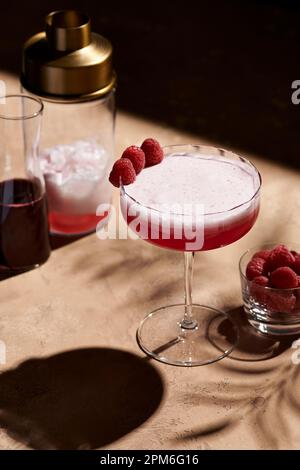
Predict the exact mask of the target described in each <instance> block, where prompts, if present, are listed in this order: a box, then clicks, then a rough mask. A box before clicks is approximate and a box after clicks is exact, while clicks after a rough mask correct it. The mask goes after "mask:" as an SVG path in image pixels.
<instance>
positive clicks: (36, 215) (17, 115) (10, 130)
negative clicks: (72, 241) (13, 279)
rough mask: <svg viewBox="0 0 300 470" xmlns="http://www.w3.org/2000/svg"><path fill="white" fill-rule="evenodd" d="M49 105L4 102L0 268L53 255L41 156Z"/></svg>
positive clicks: (20, 98) (0, 119) (23, 98)
mask: <svg viewBox="0 0 300 470" xmlns="http://www.w3.org/2000/svg"><path fill="white" fill-rule="evenodd" d="M42 112H43V104H42V102H41V101H40V100H39V99H36V98H32V97H30V96H27V95H24V94H19V95H7V96H4V97H2V98H1V104H0V268H1V270H2V271H3V270H4V271H9V272H13V273H14V272H16V273H17V272H22V271H26V270H28V269H31V268H33V267H37V266H39V265H41V264H43V263H44V262H45V261H46V260H47V259H48V257H49V255H50V243H49V233H48V218H47V202H46V196H45V183H44V178H43V174H42V171H41V168H40V164H39V159H38V145H39V140H40V128H41V119H42Z"/></svg>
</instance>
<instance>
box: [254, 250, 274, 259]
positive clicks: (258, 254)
mask: <svg viewBox="0 0 300 470" xmlns="http://www.w3.org/2000/svg"><path fill="white" fill-rule="evenodd" d="M270 253H271V250H261V251H257V252H256V253H254V255H253V256H252V259H253V258H261V259H267V258H268V257H269V254H270Z"/></svg>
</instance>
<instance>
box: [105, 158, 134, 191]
mask: <svg viewBox="0 0 300 470" xmlns="http://www.w3.org/2000/svg"><path fill="white" fill-rule="evenodd" d="M135 179H136V174H135V171H134V167H133V164H132V163H131V161H130V160H128V158H120V159H119V160H117V161H116V162H115V163H114V166H113V168H112V170H111V172H110V175H109V181H110V182H111V184H113V185H114V186H116V187H117V188H119V187H120V182H121V181H122V184H124V185H127V184H131V183H133V182H134V181H135Z"/></svg>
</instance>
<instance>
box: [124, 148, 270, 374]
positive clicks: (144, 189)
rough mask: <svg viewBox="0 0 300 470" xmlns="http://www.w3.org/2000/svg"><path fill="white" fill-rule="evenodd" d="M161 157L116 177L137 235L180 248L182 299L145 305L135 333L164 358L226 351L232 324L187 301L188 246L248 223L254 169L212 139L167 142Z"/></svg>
mask: <svg viewBox="0 0 300 470" xmlns="http://www.w3.org/2000/svg"><path fill="white" fill-rule="evenodd" d="M164 157H165V158H164V160H163V161H162V163H160V164H158V165H155V166H152V167H149V168H146V169H144V170H143V171H142V172H141V173H140V174H139V175H138V176H137V179H136V181H135V182H134V183H133V184H131V185H128V186H126V187H124V186H122V185H121V211H122V214H123V216H124V218H125V220H126V222H127V224H128V225H129V227H130V228H131V229H132V230H133V231H134V232H135V233H136V234H138V235H139V236H140V237H141V238H143V239H146V240H147V241H148V242H150V243H152V244H155V245H157V246H160V247H162V248H169V249H173V250H179V251H183V252H184V259H185V274H184V286H185V302H184V303H183V304H176V305H167V306H164V307H161V308H158V309H156V310H154V311H153V312H151V313H149V314H148V315H147V316H146V318H145V319H144V320H143V321H142V323H141V324H140V326H139V329H138V331H137V339H138V343H139V345H140V347H141V348H142V349H143V350H144V352H146V353H147V354H149V355H150V356H152V357H154V358H155V359H157V360H160V361H162V362H165V363H167V364H173V365H179V366H197V365H204V364H209V363H212V362H215V361H217V360H220V359H222V358H224V357H226V356H227V355H228V354H230V352H231V351H232V350H233V348H234V346H235V345H236V343H237V340H238V330H237V327H236V325H235V324H234V322H233V321H232V320H231V319H230V318H229V317H228V316H227V315H226V314H225V313H224V312H222V311H220V310H217V309H215V308H212V307H208V306H206V305H198V304H194V303H193V302H192V275H193V261H194V253H195V252H196V251H204V250H212V249H215V248H220V247H222V246H226V245H229V244H230V243H233V242H235V241H236V240H239V239H240V238H241V237H243V236H244V235H245V234H246V233H247V232H248V231H249V230H250V229H251V227H252V226H253V225H254V223H255V221H256V218H257V216H258V212H259V199H260V187H261V177H260V174H259V172H258V171H257V169H256V168H255V167H254V166H253V165H252V163H250V162H249V161H247V160H246V159H244V158H242V157H240V156H238V155H236V154H234V153H232V152H229V151H226V150H222V149H218V148H214V147H207V146H202V145H173V146H168V147H164ZM216 270H217V267H216Z"/></svg>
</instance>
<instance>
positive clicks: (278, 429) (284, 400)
mask: <svg viewBox="0 0 300 470" xmlns="http://www.w3.org/2000/svg"><path fill="white" fill-rule="evenodd" d="M227 313H228V314H229V316H230V317H232V318H233V319H234V320H235V321H236V322H237V324H238V326H239V332H240V341H239V343H238V345H237V347H236V349H235V350H234V351H233V353H232V354H231V355H230V357H229V358H228V359H226V360H223V361H220V362H219V363H217V364H215V367H216V368H218V369H219V375H220V377H221V380H219V381H218V382H217V383H215V382H207V383H204V384H201V386H200V387H199V388H198V389H197V390H193V391H192V393H189V394H185V395H184V396H182V397H179V401H182V402H184V403H185V404H186V405H187V406H188V405H192V406H200V405H201V406H205V409H206V414H208V413H207V410H209V408H210V407H211V409H212V415H214V414H215V410H216V409H219V410H221V412H222V414H223V417H222V418H220V417H219V416H218V415H216V417H215V419H211V420H210V421H209V422H208V423H205V424H202V425H201V426H199V427H195V428H194V429H193V430H191V431H189V432H187V433H183V434H182V435H181V436H179V437H177V438H176V441H177V442H178V441H191V440H192V441H193V443H194V444H195V442H197V445H201V443H203V442H204V444H205V445H209V446H210V448H211V445H210V444H207V442H206V441H203V439H205V438H210V437H216V436H218V438H220V437H221V436H225V433H226V435H227V436H228V432H231V431H232V430H233V429H234V428H235V427H236V426H238V425H241V424H242V422H243V421H244V420H247V424H248V425H250V427H251V429H253V430H254V431H255V432H253V436H254V438H256V439H257V440H258V445H259V448H264V449H278V448H281V447H282V446H283V445H284V444H285V443H286V445H287V446H288V445H289V444H288V443H289V442H292V441H291V428H290V427H289V419H290V416H292V415H294V416H295V417H297V415H298V416H299V412H300V393H299V386H300V366H299V362H300V361H299V360H300V354H299V353H298V352H297V351H296V350H291V353H290V356H287V355H286V354H284V352H285V351H287V350H288V349H290V348H291V345H292V343H293V342H294V340H295V338H296V337H295V336H287V337H282V338H276V337H269V336H266V335H263V334H260V333H257V332H256V331H255V330H254V328H253V327H251V325H250V324H249V323H248V321H247V318H246V315H245V313H244V311H243V308H242V307H240V308H236V309H234V310H232V311H229V312H227ZM231 332H232V329H231V327H230V322H228V323H226V320H225V321H224V322H223V324H222V325H221V328H220V333H221V334H223V335H225V336H227V338H228V339H230V335H231ZM292 355H295V356H296V357H295V358H296V361H294V360H292V359H293V357H292ZM280 356H281V357H280ZM270 359H273V360H272V361H267V362H261V361H266V360H270ZM254 363H257V364H254ZM226 371H227V372H229V371H230V376H229V377H230V378H226Z"/></svg>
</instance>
